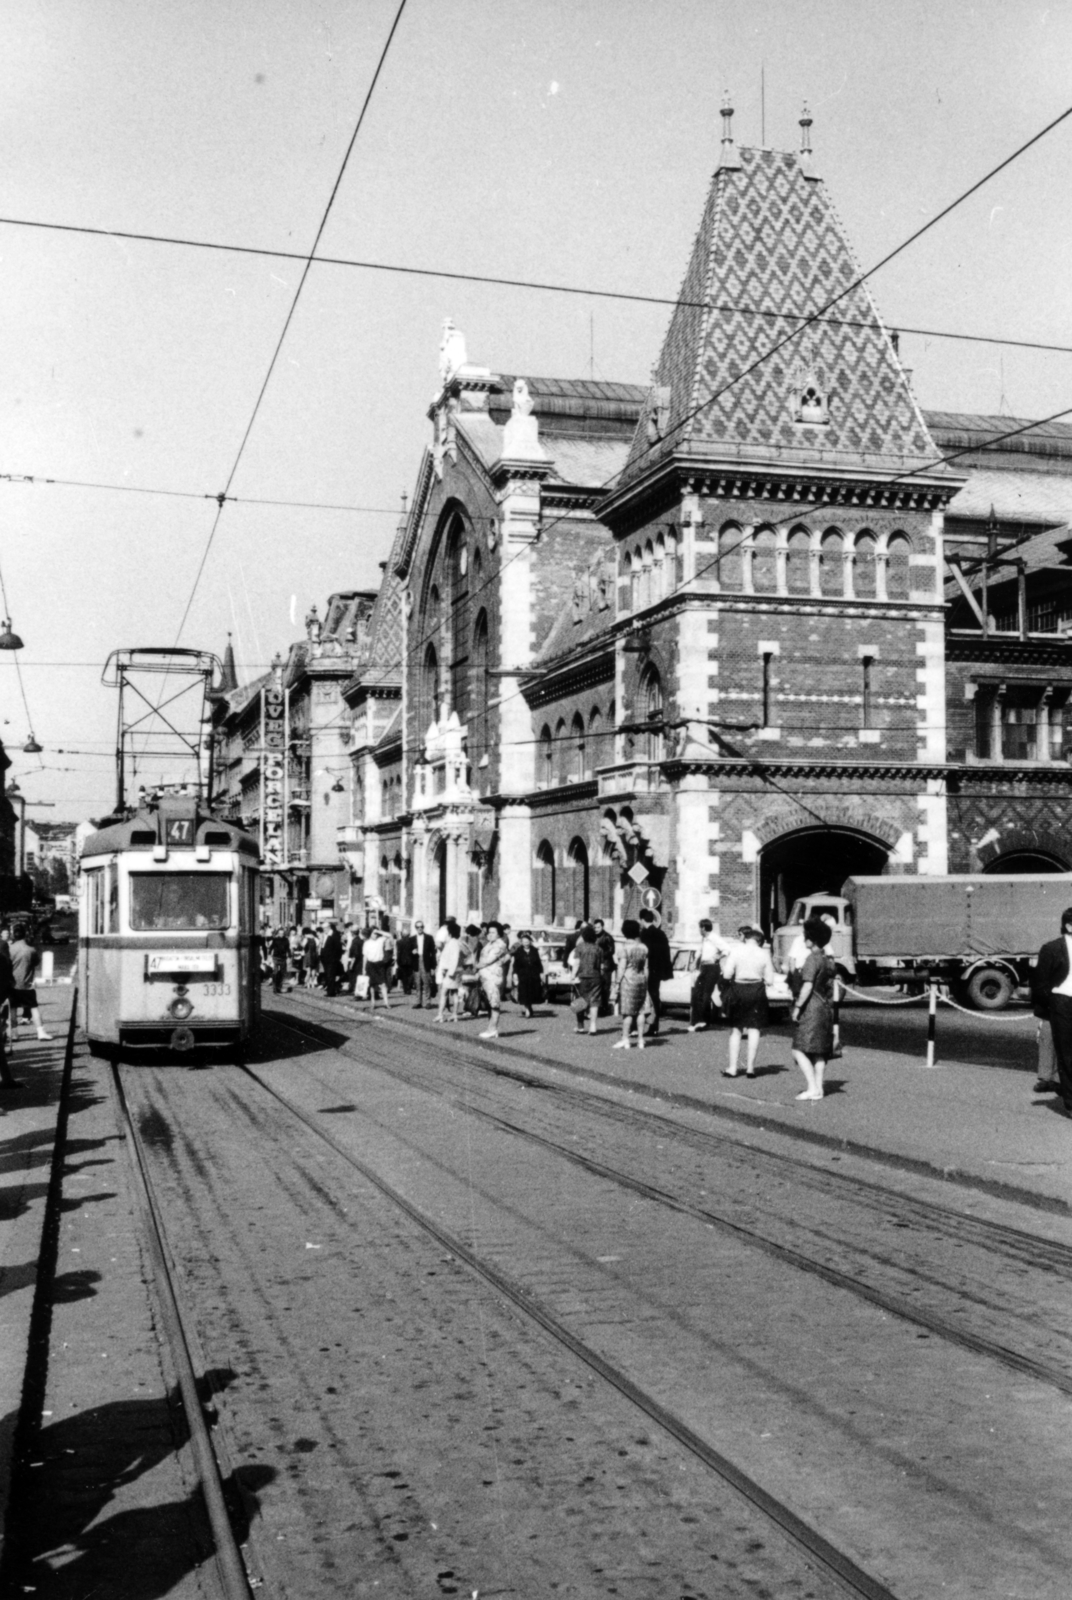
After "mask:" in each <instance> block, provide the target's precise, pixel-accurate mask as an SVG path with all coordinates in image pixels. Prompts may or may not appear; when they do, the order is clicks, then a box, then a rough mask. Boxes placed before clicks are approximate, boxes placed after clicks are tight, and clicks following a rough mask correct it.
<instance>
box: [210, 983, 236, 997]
mask: <svg viewBox="0 0 1072 1600" xmlns="http://www.w3.org/2000/svg"><path fill="white" fill-rule="evenodd" d="M204 992H205V994H206V996H207V995H210V994H230V992H231V985H230V984H229V983H206V984H205V989H204Z"/></svg>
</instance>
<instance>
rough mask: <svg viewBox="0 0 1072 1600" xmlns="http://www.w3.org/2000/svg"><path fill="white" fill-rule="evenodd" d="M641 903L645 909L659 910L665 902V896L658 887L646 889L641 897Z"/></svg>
mask: <svg viewBox="0 0 1072 1600" xmlns="http://www.w3.org/2000/svg"><path fill="white" fill-rule="evenodd" d="M640 903H641V905H642V906H643V907H644V909H645V911H658V909H659V907H660V906H661V905H662V903H663V897H662V895H661V894H660V893H659V891H658V889H645V890H644V893H643V894H642V895H641V897H640Z"/></svg>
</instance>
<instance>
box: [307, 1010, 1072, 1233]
mask: <svg viewBox="0 0 1072 1600" xmlns="http://www.w3.org/2000/svg"><path fill="white" fill-rule="evenodd" d="M319 999H320V1001H321V1003H322V1004H324V1005H325V1006H330V1007H331V1008H332V1009H333V1010H334V1009H336V1008H337V1009H338V1010H339V1011H340V1012H344V1013H345V1014H346V1015H353V1014H354V1011H355V1009H357V1010H358V1012H359V1014H360V1015H362V1016H364V1015H365V1008H364V1006H361V1007H359V1008H355V1007H354V1005H353V1002H352V1001H347V1000H333V1001H327V1000H324V999H323V997H322V996H321V997H319ZM396 1007H397V1009H396ZM510 1013H511V1014H508V1012H507V1011H504V1013H503V1017H502V1023H501V1030H500V1037H499V1039H498V1040H497V1041H489V1042H484V1041H482V1040H480V1039H478V1037H477V1035H478V1033H479V1032H480V1029H481V1027H482V1026H484V1024H482V1023H481V1024H478V1023H474V1022H465V1023H457V1024H444V1025H443V1026H442V1027H440V1025H439V1024H437V1023H436V1022H435V1021H434V1020H433V1019H432V1014H431V1013H429V1012H422V1011H415V1010H413V1009H412V1007H411V1006H410V1005H409V1004H408V1003H407V1002H406V1001H405V1000H404V999H403V998H401V997H396V996H393V997H392V1014H391V1019H390V1020H389V1021H388V1022H386V1023H383V1024H382V1026H385V1027H390V1026H392V1025H397V1020H398V1019H399V1018H404V1019H405V1022H406V1023H407V1024H411V1025H416V1026H418V1027H420V1028H421V1029H422V1031H427V1033H428V1034H429V1036H434V1035H435V1034H436V1033H440V1032H444V1033H445V1032H449V1033H450V1034H451V1035H452V1036H453V1037H454V1039H455V1041H457V1040H458V1039H465V1040H466V1041H467V1042H468V1043H469V1045H470V1046H471V1047H472V1048H473V1050H474V1051H476V1050H481V1051H483V1050H496V1049H501V1050H504V1051H505V1052H507V1053H508V1054H510V1055H513V1056H515V1057H516V1058H517V1060H518V1064H519V1065H520V1064H521V1063H522V1062H523V1061H525V1060H528V1061H530V1062H531V1063H532V1064H533V1065H536V1064H537V1063H538V1064H540V1065H542V1066H543V1067H546V1068H551V1069H559V1070H565V1071H567V1072H570V1073H571V1074H580V1075H582V1076H583V1077H585V1078H588V1079H591V1078H592V1077H595V1078H597V1079H599V1080H603V1081H606V1082H608V1083H614V1084H617V1085H625V1086H632V1087H634V1088H636V1089H637V1090H644V1091H645V1092H649V1093H652V1094H654V1095H656V1096H658V1097H660V1098H663V1099H667V1100H670V1101H671V1102H673V1103H677V1104H681V1105H686V1106H692V1107H697V1108H701V1109H705V1110H708V1111H714V1112H716V1114H717V1115H719V1117H730V1118H735V1119H740V1120H743V1121H745V1122H749V1123H754V1124H756V1125H758V1126H763V1127H766V1128H769V1129H778V1130H779V1131H783V1132H787V1133H790V1134H792V1135H794V1136H796V1137H798V1138H801V1139H805V1140H808V1141H811V1142H815V1143H820V1144H823V1145H827V1146H832V1147H834V1148H837V1149H841V1150H848V1151H854V1152H857V1153H859V1154H861V1155H867V1156H870V1157H872V1158H874V1157H876V1156H877V1157H879V1158H881V1159H882V1160H884V1161H887V1162H889V1163H891V1164H892V1165H895V1166H898V1167H900V1168H902V1169H903V1170H906V1171H918V1172H922V1173H926V1174H927V1175H928V1176H931V1177H940V1178H946V1179H951V1180H953V1181H956V1182H958V1183H964V1184H968V1185H970V1186H972V1187H976V1188H980V1189H984V1190H986V1191H988V1192H990V1193H992V1194H995V1195H1000V1196H1002V1197H1005V1198H1008V1199H1012V1200H1018V1201H1022V1202H1024V1203H1026V1204H1029V1205H1033V1206H1035V1207H1037V1208H1040V1209H1044V1210H1048V1211H1053V1212H1057V1213H1061V1214H1068V1215H1072V1120H1069V1119H1067V1118H1065V1117H1064V1116H1062V1115H1059V1114H1057V1113H1056V1112H1055V1110H1054V1109H1053V1108H1054V1107H1055V1106H1057V1105H1058V1101H1057V1100H1056V1098H1055V1097H1054V1096H1052V1095H1047V1096H1043V1095H1036V1094H1035V1093H1034V1092H1033V1085H1034V1083H1035V1070H1034V1064H1035V1045H1034V1038H1035V1035H1034V1026H1033V1023H1032V1022H1031V1021H1030V1020H1028V1019H1027V1018H1026V1016H1025V1014H1024V1013H1023V1012H1013V1011H1010V1012H1009V1013H1008V1014H1006V1015H1004V1016H1003V1017H1002V1018H1001V1019H999V1020H997V1021H995V1020H993V1019H992V1018H990V1017H978V1016H973V1017H968V1018H964V1017H961V1016H959V1014H955V1013H951V1012H948V1011H943V1012H940V1014H939V1018H938V1041H939V1057H938V1065H937V1066H936V1067H934V1068H932V1069H928V1068H927V1067H926V1066H925V1065H924V1062H925V1044H926V1016H925V1015H924V1014H922V1012H920V1011H918V1010H917V1011H915V1012H914V1014H913V1015H911V1016H910V1017H906V1016H905V1014H904V1012H901V1013H900V1014H899V1015H898V1016H897V1017H891V1016H890V1014H889V1013H888V1012H887V1013H879V1011H878V1009H877V1008H875V1007H870V1006H867V1005H852V1006H846V1007H845V1008H844V1009H843V1012H842V1038H843V1041H844V1045H845V1050H844V1055H843V1056H842V1058H841V1059H840V1060H836V1061H833V1062H831V1063H830V1065H829V1066H828V1067H827V1072H826V1086H827V1095H826V1098H825V1099H824V1100H822V1101H819V1102H807V1101H805V1102H800V1101H798V1100H797V1099H796V1095H797V1094H798V1092H799V1091H800V1090H801V1089H802V1088H803V1087H804V1080H803V1078H802V1076H801V1073H800V1071H799V1069H798V1068H797V1067H796V1065H795V1064H794V1062H793V1058H792V1054H791V1050H790V1038H791V1034H792V1029H791V1027H789V1026H788V1025H786V1024H779V1025H777V1026H775V1027H772V1028H771V1030H770V1032H769V1033H768V1034H767V1035H766V1036H765V1037H764V1038H763V1040H762V1041H761V1043H760V1050H759V1058H758V1074H757V1076H756V1078H755V1079H754V1080H753V1081H749V1080H748V1079H746V1078H745V1077H744V1076H743V1075H742V1076H740V1077H738V1078H736V1079H728V1078H724V1077H723V1076H722V1069H723V1068H724V1067H725V1065H726V1055H727V1044H726V1041H727V1032H726V1029H725V1028H723V1027H721V1026H717V1025H716V1026H715V1027H712V1028H709V1029H708V1030H707V1031H706V1032H703V1033H692V1034H690V1033H689V1032H688V1031H687V1029H686V1027H685V1023H684V1020H683V1019H682V1018H679V1017H672V1018H670V1019H669V1022H667V1020H666V1019H664V1022H663V1032H662V1033H661V1034H660V1036H659V1037H658V1038H656V1039H653V1040H650V1041H649V1042H648V1045H647V1047H646V1048H645V1049H644V1050H638V1049H636V1048H635V1047H634V1048H633V1049H631V1050H613V1049H612V1048H611V1046H612V1044H613V1043H614V1040H615V1039H616V1038H618V1037H619V1024H618V1021H617V1019H616V1018H611V1017H605V1018H603V1019H602V1020H601V1021H600V1024H599V1026H600V1032H599V1034H598V1035H597V1036H596V1037H595V1038H594V1039H593V1038H589V1037H587V1036H585V1037H582V1036H580V1035H579V1034H575V1033H574V1032H573V1015H572V1013H571V1012H570V1011H569V1009H568V1008H567V1007H558V1008H555V1010H554V1011H553V1012H552V1011H551V1009H550V1008H549V1007H544V1008H542V1010H541V1011H538V1012H537V1015H536V1017H535V1019H534V1020H533V1021H531V1022H530V1021H528V1020H526V1019H525V1018H523V1017H521V1016H519V1015H518V1014H517V1012H516V1010H515V1009H514V1008H513V1007H511V1008H510ZM379 1014H380V1013H378V1015H379ZM984 1030H985V1031H984ZM883 1031H884V1032H886V1033H889V1034H890V1035H891V1036H892V1039H893V1047H890V1045H889V1044H888V1043H887V1042H886V1041H885V1040H884V1041H883V1044H882V1046H880V1047H876V1046H875V1044H874V1043H872V1042H869V1041H871V1040H873V1039H874V1038H875V1037H881V1034H882V1032H883ZM743 1055H744V1052H743V1050H742V1074H743Z"/></svg>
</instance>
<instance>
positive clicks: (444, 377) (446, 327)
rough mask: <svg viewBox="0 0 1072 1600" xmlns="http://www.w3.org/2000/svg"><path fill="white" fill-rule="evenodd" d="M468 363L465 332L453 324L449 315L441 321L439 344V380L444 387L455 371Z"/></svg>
mask: <svg viewBox="0 0 1072 1600" xmlns="http://www.w3.org/2000/svg"><path fill="white" fill-rule="evenodd" d="M468 365H469V356H468V353H467V351H466V348H465V334H464V333H462V331H461V330H460V329H459V328H456V327H455V326H454V321H453V319H452V318H451V317H447V318H446V319H445V321H444V323H443V338H442V340H441V341H440V345H439V381H440V384H441V385H442V386H443V388H446V386H447V384H448V383H449V382H450V380H451V378H453V377H454V375H455V373H456V372H458V371H460V369H461V368H462V367H467V366H468Z"/></svg>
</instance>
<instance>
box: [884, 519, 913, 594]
mask: <svg viewBox="0 0 1072 1600" xmlns="http://www.w3.org/2000/svg"><path fill="white" fill-rule="evenodd" d="M909 548H910V546H909V543H908V539H907V538H906V537H905V535H904V534H903V533H894V534H891V535H890V542H889V544H888V545H887V546H886V595H887V598H888V599H890V600H907V599H908V553H909Z"/></svg>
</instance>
